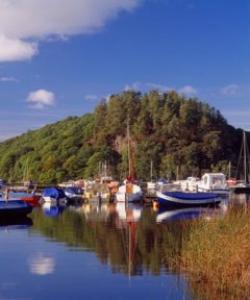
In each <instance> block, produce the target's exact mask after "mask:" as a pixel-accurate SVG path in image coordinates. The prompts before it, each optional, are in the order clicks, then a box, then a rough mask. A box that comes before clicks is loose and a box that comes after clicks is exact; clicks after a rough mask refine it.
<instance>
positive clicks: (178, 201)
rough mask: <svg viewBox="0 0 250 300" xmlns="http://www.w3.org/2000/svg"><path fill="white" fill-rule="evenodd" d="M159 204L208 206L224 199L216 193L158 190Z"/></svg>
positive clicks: (169, 205) (168, 205)
mask: <svg viewBox="0 0 250 300" xmlns="http://www.w3.org/2000/svg"><path fill="white" fill-rule="evenodd" d="M156 196H157V201H158V203H159V205H164V206H167V207H190V206H208V205H212V204H218V203H220V202H221V201H222V199H221V198H220V197H219V196H218V195H217V194H215V193H203V192H197V193H186V192H159V191H157V192H156Z"/></svg>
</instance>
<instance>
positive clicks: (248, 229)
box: [181, 208, 250, 299]
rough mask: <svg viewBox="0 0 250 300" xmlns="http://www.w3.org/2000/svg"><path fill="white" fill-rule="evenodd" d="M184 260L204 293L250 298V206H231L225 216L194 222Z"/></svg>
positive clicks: (184, 266)
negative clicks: (243, 208) (239, 207)
mask: <svg viewBox="0 0 250 300" xmlns="http://www.w3.org/2000/svg"><path fill="white" fill-rule="evenodd" d="M181 261H182V268H183V269H184V271H185V272H186V273H187V274H188V277H189V278H190V280H191V285H192V286H193V287H194V286H195V285H196V286H197V288H198V289H199V290H200V291H202V293H203V294H207V295H210V296H211V295H212V294H214V295H216V294H217V295H219V294H221V295H224V296H225V299H236V298H237V299H249V298H248V297H250V209H249V208H248V209H245V210H242V209H241V210H239V209H237V210H235V209H231V210H230V211H229V213H228V214H227V215H226V216H225V217H224V218H222V219H214V220H210V221H208V220H199V221H197V222H194V224H193V227H192V229H191V230H190V232H189V235H188V238H187V240H186V241H185V242H184V243H183V249H182V254H181ZM196 283H197V284H196ZM206 291H207V292H208V293H206ZM226 295H227V296H226ZM204 299H205V298H204ZM208 299H209V298H208ZM220 299H222V297H221V298H220Z"/></svg>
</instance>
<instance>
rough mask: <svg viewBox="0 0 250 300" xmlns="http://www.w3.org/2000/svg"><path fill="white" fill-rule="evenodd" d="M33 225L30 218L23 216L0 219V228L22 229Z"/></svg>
mask: <svg viewBox="0 0 250 300" xmlns="http://www.w3.org/2000/svg"><path fill="white" fill-rule="evenodd" d="M32 225H33V222H32V219H30V218H28V217H23V218H15V219H13V218H11V219H3V220H0V229H3V228H8V229H22V228H23V229H24V228H27V227H30V226H32Z"/></svg>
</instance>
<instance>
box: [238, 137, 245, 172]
mask: <svg viewBox="0 0 250 300" xmlns="http://www.w3.org/2000/svg"><path fill="white" fill-rule="evenodd" d="M243 145H244V139H242V142H241V147H240V155H239V158H238V163H237V168H236V178H240V177H238V175H239V176H240V174H239V173H240V172H239V171H240V162H241V157H242V154H243Z"/></svg>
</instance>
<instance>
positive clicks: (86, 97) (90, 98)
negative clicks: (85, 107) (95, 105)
mask: <svg viewBox="0 0 250 300" xmlns="http://www.w3.org/2000/svg"><path fill="white" fill-rule="evenodd" d="M85 100H87V101H96V100H98V97H97V95H92V94H91V95H86V96H85Z"/></svg>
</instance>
